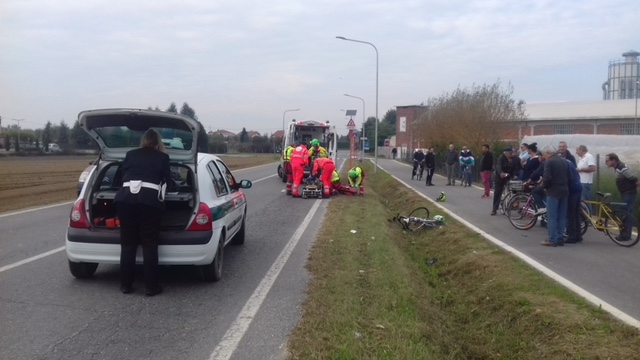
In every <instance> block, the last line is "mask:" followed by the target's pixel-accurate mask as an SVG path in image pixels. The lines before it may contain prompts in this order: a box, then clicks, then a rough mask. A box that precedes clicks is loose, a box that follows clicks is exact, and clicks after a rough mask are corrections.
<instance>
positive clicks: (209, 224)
mask: <svg viewBox="0 0 640 360" xmlns="http://www.w3.org/2000/svg"><path fill="white" fill-rule="evenodd" d="M212 229H213V217H212V216H211V210H210V209H209V207H208V206H207V204H205V203H200V206H198V213H197V214H196V217H194V218H193V221H192V222H191V224H190V225H189V228H187V230H188V231H211V230H212Z"/></svg>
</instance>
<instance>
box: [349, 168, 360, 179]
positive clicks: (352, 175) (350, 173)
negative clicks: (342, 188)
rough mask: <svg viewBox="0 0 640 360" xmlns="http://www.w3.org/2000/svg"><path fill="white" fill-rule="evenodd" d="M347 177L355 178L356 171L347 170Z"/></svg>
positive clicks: (356, 175)
mask: <svg viewBox="0 0 640 360" xmlns="http://www.w3.org/2000/svg"><path fill="white" fill-rule="evenodd" d="M349 177H350V178H352V179H355V178H357V177H358V173H357V172H356V171H355V170H351V171H349Z"/></svg>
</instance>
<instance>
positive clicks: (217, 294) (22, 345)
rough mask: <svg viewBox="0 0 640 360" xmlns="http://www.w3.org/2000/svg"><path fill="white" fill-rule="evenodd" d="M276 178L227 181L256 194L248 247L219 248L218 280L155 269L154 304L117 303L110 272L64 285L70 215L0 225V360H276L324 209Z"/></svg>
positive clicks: (133, 298)
mask: <svg viewBox="0 0 640 360" xmlns="http://www.w3.org/2000/svg"><path fill="white" fill-rule="evenodd" d="M275 171H276V165H275V164H271V165H265V166H260V167H256V168H251V169H243V170H236V171H234V175H235V176H236V178H237V179H249V180H252V181H254V184H253V187H252V188H251V189H248V190H245V193H246V195H247V201H248V214H247V235H246V236H247V237H246V242H245V244H244V245H243V246H228V247H226V248H225V258H224V270H223V279H222V280H221V281H219V282H217V283H205V282H203V281H201V280H200V279H199V277H198V275H197V274H196V272H195V271H194V269H193V268H190V267H163V268H162V272H161V273H162V283H163V285H164V288H165V292H164V293H163V294H161V295H159V296H156V297H153V298H148V297H145V296H144V294H143V292H142V285H141V284H138V291H137V292H135V293H134V294H130V295H123V294H121V293H120V291H119V278H118V266H114V265H100V266H99V267H98V271H97V273H96V275H95V277H94V278H93V279H90V280H78V279H75V278H74V277H72V276H71V274H70V273H69V270H68V267H67V258H66V255H65V252H64V248H63V247H64V239H65V232H66V227H67V222H68V216H69V210H70V208H71V204H62V205H57V206H51V207H47V208H42V209H39V210H32V211H27V212H22V213H11V214H0V249H2V251H0V324H1V325H0V359H178V358H181V359H209V358H213V357H214V355H215V358H221V359H224V358H232V359H280V358H283V357H284V356H285V351H286V349H285V344H286V340H287V336H288V334H289V333H290V331H291V329H293V327H294V326H295V324H296V323H297V321H298V320H299V318H300V315H301V303H302V301H303V300H304V291H305V289H306V286H307V281H308V274H307V272H306V270H305V269H304V265H305V263H306V259H307V256H308V250H309V247H310V245H311V243H312V241H313V239H314V238H315V236H316V234H317V230H318V229H319V227H320V225H321V219H322V217H323V214H324V212H325V208H326V205H327V203H328V202H327V201H326V200H311V199H293V198H291V197H288V196H285V195H284V193H283V192H282V190H283V188H284V184H283V183H282V182H281V181H280V180H279V179H278V178H277V177H276V176H275ZM316 203H317V206H314V204H316ZM313 208H317V212H315V215H314V216H313V217H310V218H309V219H308V221H306V222H305V221H304V219H305V217H306V216H307V214H308V213H309V212H310V210H312V209H313ZM303 223H305V224H307V223H308V226H305V227H300V225H301V224H303ZM294 245H295V246H294ZM279 256H280V258H279ZM287 256H288V257H287ZM140 278H141V274H140V276H138V279H140ZM250 299H251V301H249V300H250ZM245 305H246V306H245ZM239 316H240V318H238V317H239ZM230 329H231V330H230ZM223 339H224V340H225V341H224V342H221V341H222V340H223ZM214 351H215V353H214Z"/></svg>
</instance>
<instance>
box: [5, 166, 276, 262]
mask: <svg viewBox="0 0 640 360" xmlns="http://www.w3.org/2000/svg"><path fill="white" fill-rule="evenodd" d="M274 176H277V174H273V175H270V176H267V177H264V178H262V179H258V180H255V181H252V182H254V183H256V182H258V181H262V180H265V179H268V178H271V177H274ZM70 204H73V201H72V202H65V203H59V204H55V205H48V206H42V207H39V208H33V209H29V210H21V211H17V212H12V213H7V214H2V215H0V218H1V217H5V216H10V215H19V214H23V213H27V212H31V211H36V210H44V209H48V208H52V207H56V206H62V205H70ZM65 248H66V247H65V246H63V247H59V248H57V249H53V250H50V251H47V252H45V253H42V254H40V255H36V256H33V257H30V258H28V259H24V260H20V261H18V262H16V263H13V264H9V265H6V266H3V267H1V268H0V273H1V272H3V271H7V270H10V269H13V268H15V267H18V266H20V265H24V264H27V263H30V262H32V261H35V260H38V259H41V258H43V257H47V256H49V255H53V254H55V253H58V252H60V251H62V250H64V249H65Z"/></svg>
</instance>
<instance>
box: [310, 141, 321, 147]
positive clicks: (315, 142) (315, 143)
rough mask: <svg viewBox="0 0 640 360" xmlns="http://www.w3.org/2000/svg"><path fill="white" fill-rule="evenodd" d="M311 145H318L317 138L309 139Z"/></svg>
mask: <svg viewBox="0 0 640 360" xmlns="http://www.w3.org/2000/svg"><path fill="white" fill-rule="evenodd" d="M311 146H320V141H318V139H313V140H311Z"/></svg>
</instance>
